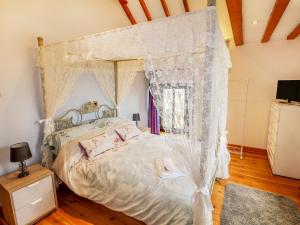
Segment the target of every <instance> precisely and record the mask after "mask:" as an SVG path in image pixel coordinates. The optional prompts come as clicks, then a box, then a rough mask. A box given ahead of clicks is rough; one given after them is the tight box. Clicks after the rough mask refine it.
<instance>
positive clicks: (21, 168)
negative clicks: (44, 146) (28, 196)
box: [18, 161, 29, 178]
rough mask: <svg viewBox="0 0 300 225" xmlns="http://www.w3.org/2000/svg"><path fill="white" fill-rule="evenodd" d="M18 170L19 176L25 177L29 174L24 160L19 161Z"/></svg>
mask: <svg viewBox="0 0 300 225" xmlns="http://www.w3.org/2000/svg"><path fill="white" fill-rule="evenodd" d="M19 171H20V172H21V173H19V174H18V177H19V178H22V177H27V176H28V175H29V171H28V170H27V166H26V162H25V161H23V162H20V166H19Z"/></svg>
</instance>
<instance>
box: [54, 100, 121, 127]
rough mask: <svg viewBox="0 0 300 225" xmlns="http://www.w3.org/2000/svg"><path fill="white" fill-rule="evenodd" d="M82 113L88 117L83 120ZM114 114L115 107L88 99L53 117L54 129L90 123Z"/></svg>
mask: <svg viewBox="0 0 300 225" xmlns="http://www.w3.org/2000/svg"><path fill="white" fill-rule="evenodd" d="M84 115H88V116H89V118H88V119H86V120H83V117H84ZM115 116H116V109H115V108H111V107H110V106H108V105H106V104H102V105H99V104H98V102H97V101H90V102H87V103H85V104H83V105H82V106H81V107H80V108H79V109H75V108H74V109H69V110H67V111H66V112H65V113H63V114H62V115H61V116H59V117H58V118H56V119H54V124H55V131H59V130H64V129H67V128H71V127H76V126H80V125H82V124H86V123H91V122H93V121H95V120H97V119H102V118H109V117H115Z"/></svg>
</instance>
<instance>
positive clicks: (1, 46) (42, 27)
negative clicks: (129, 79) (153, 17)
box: [0, 0, 129, 174]
mask: <svg viewBox="0 0 300 225" xmlns="http://www.w3.org/2000/svg"><path fill="white" fill-rule="evenodd" d="M126 25H129V22H128V19H127V17H126V15H125V14H124V13H123V11H122V8H121V7H120V5H119V2H118V1H113V0H100V1H99V0H76V1H73V0H43V1H40V0H26V1H20V0H0V34H1V35H0V80H1V82H0V174H3V173H6V172H8V171H10V170H12V169H15V168H16V164H12V163H9V146H10V145H11V144H14V143H16V142H19V141H28V142H29V144H30V147H31V150H32V152H33V157H32V159H31V160H30V163H32V162H36V161H38V160H39V159H40V154H39V145H40V142H41V132H40V126H39V125H38V124H36V121H37V120H39V119H41V118H42V117H43V115H42V112H41V111H42V107H41V97H40V96H41V93H40V81H39V75H38V70H37V68H36V67H35V61H34V53H35V48H36V45H37V42H36V37H37V36H43V37H44V38H45V41H46V43H52V42H57V41H62V40H66V39H70V38H73V37H77V36H80V35H85V34H91V33H96V32H100V31H104V30H109V29H112V28H115V27H121V26H126ZM82 88H87V87H82ZM98 94H100V93H98ZM77 97H80V95H79V96H77ZM98 98H99V95H98ZM70 104H71V103H70Z"/></svg>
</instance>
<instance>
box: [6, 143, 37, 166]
mask: <svg viewBox="0 0 300 225" xmlns="http://www.w3.org/2000/svg"><path fill="white" fill-rule="evenodd" d="M31 156H32V155H31V151H30V148H29V145H28V143H27V142H20V143H17V144H14V145H12V146H10V161H11V162H23V161H25V160H26V159H29V158H31Z"/></svg>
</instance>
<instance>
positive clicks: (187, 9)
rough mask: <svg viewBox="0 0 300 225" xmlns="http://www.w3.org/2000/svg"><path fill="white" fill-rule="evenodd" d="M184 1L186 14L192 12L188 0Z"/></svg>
mask: <svg viewBox="0 0 300 225" xmlns="http://www.w3.org/2000/svg"><path fill="white" fill-rule="evenodd" d="M182 1H183V6H184V10H185V11H186V12H189V11H190V6H189V2H188V0H182Z"/></svg>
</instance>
